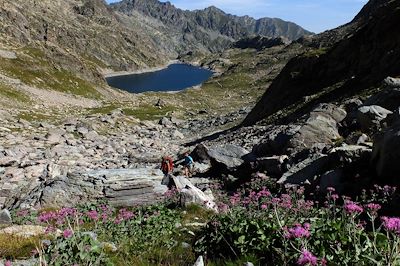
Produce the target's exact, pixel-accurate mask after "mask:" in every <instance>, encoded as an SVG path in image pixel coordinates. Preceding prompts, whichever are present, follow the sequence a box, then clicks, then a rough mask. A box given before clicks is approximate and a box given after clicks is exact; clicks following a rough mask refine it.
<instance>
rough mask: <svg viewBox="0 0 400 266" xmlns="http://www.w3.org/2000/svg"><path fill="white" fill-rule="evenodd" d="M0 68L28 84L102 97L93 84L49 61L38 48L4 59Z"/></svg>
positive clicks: (88, 96) (25, 49) (85, 95)
mask: <svg viewBox="0 0 400 266" xmlns="http://www.w3.org/2000/svg"><path fill="white" fill-rule="evenodd" d="M0 69H2V70H3V71H4V72H5V73H7V74H8V75H10V76H12V77H14V78H17V79H20V80H21V81H22V82H24V83H25V84H28V85H32V86H37V87H39V88H45V89H50V90H56V91H61V92H66V93H70V94H73V95H80V96H84V97H87V98H95V99H99V98H100V97H101V94H100V93H99V92H98V91H97V90H96V89H95V86H94V85H93V84H91V83H89V82H87V81H85V80H83V79H81V78H78V77H77V76H76V75H75V74H73V73H71V72H69V71H67V70H64V69H57V68H56V67H55V66H53V65H51V64H50V63H49V61H48V60H47V59H46V55H45V54H44V52H43V51H41V50H39V49H36V48H32V47H26V48H24V49H22V50H20V51H19V53H18V58H17V59H3V60H2V64H1V66H0Z"/></svg>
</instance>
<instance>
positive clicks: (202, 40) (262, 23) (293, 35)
mask: <svg viewBox="0 0 400 266" xmlns="http://www.w3.org/2000/svg"><path fill="white" fill-rule="evenodd" d="M112 7H113V9H114V10H115V11H116V12H117V13H119V14H121V15H126V16H135V14H134V13H135V12H139V13H141V14H143V15H145V16H148V17H150V18H151V19H155V20H156V21H159V22H161V23H162V24H163V25H164V26H165V27H166V28H167V29H168V31H169V33H170V34H171V35H174V36H176V37H175V41H176V42H177V43H179V45H180V46H181V47H182V50H208V51H211V52H215V51H221V50H223V49H225V48H227V47H229V46H230V45H231V44H232V43H233V42H234V41H238V40H240V39H242V38H247V37H251V36H255V35H261V36H266V37H270V38H277V37H281V36H282V37H285V38H288V39H289V40H296V39H298V38H300V37H302V36H304V35H310V34H312V33H311V32H309V31H307V30H305V29H303V28H302V27H300V26H298V25H297V24H295V23H292V22H288V21H283V20H281V19H274V18H261V19H258V20H257V19H254V18H252V17H249V16H235V15H231V14H227V13H225V12H224V11H223V10H221V9H219V8H218V7H216V6H210V7H207V8H205V9H202V10H194V11H188V10H186V11H184V10H182V9H179V8H176V7H175V6H174V5H171V4H170V3H168V2H160V1H157V0H123V1H121V2H119V3H117V4H114V5H112Z"/></svg>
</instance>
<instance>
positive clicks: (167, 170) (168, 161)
mask: <svg viewBox="0 0 400 266" xmlns="http://www.w3.org/2000/svg"><path fill="white" fill-rule="evenodd" d="M173 170H174V162H173V160H172V158H171V157H169V156H163V157H162V161H161V171H162V172H163V174H164V178H163V180H162V181H161V184H163V185H166V186H168V188H170V186H171V184H172V183H173V182H172V180H171V177H170V175H171V174H172V171H173Z"/></svg>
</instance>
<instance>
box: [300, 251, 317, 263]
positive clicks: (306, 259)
mask: <svg viewBox="0 0 400 266" xmlns="http://www.w3.org/2000/svg"><path fill="white" fill-rule="evenodd" d="M317 264H318V259H317V257H315V256H314V255H313V254H312V253H311V252H310V251H308V250H306V249H303V250H302V252H301V255H300V258H299V259H298V260H297V265H312V266H314V265H317Z"/></svg>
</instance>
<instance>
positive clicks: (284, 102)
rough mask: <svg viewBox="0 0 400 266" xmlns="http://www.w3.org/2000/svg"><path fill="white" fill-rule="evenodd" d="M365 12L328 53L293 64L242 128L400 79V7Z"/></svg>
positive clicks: (380, 5) (381, 4)
mask: <svg viewBox="0 0 400 266" xmlns="http://www.w3.org/2000/svg"><path fill="white" fill-rule="evenodd" d="M372 6H373V7H374V9H372ZM367 7H368V8H367V9H363V11H362V12H361V13H360V15H359V16H357V21H365V22H364V23H363V24H358V25H359V26H358V28H357V30H356V31H353V32H352V33H351V34H350V33H349V34H348V35H347V37H346V38H344V39H342V40H341V41H339V42H337V43H336V44H335V45H334V46H333V47H332V48H329V49H327V50H322V51H318V52H319V53H316V54H308V55H307V54H305V55H303V56H300V57H297V58H294V59H292V60H291V61H290V62H289V63H288V64H287V65H286V67H285V68H284V69H283V70H282V72H281V73H280V75H279V76H278V77H277V78H276V80H275V81H274V82H273V83H272V85H271V86H270V87H269V88H268V89H267V91H266V92H265V94H264V96H263V97H262V99H261V100H260V101H259V103H258V104H257V105H256V107H255V108H254V109H253V110H252V112H251V113H250V114H249V115H248V116H247V118H246V119H245V121H244V122H243V125H252V124H254V123H256V122H258V121H260V120H262V119H264V118H266V117H268V116H270V115H272V114H274V113H275V112H277V111H279V110H283V109H285V108H288V107H289V106H291V105H294V106H300V105H302V104H305V103H306V102H307V98H314V99H315V98H316V99H318V98H321V97H322V95H324V97H325V99H327V100H335V99H341V98H343V97H347V96H351V95H355V94H357V93H358V92H360V91H361V90H363V89H367V88H369V87H372V86H375V85H377V84H379V83H380V82H381V81H382V80H383V79H385V78H386V77H387V76H398V75H399V74H400V66H399V64H398V61H399V59H400V51H399V49H397V48H396V47H398V46H399V44H400V28H399V27H398V24H399V22H400V9H399V7H400V3H399V1H372V2H371V3H369V5H367ZM365 10H373V12H367V11H365ZM363 14H366V15H363ZM357 23H359V22H357ZM314 102H315V101H314Z"/></svg>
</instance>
